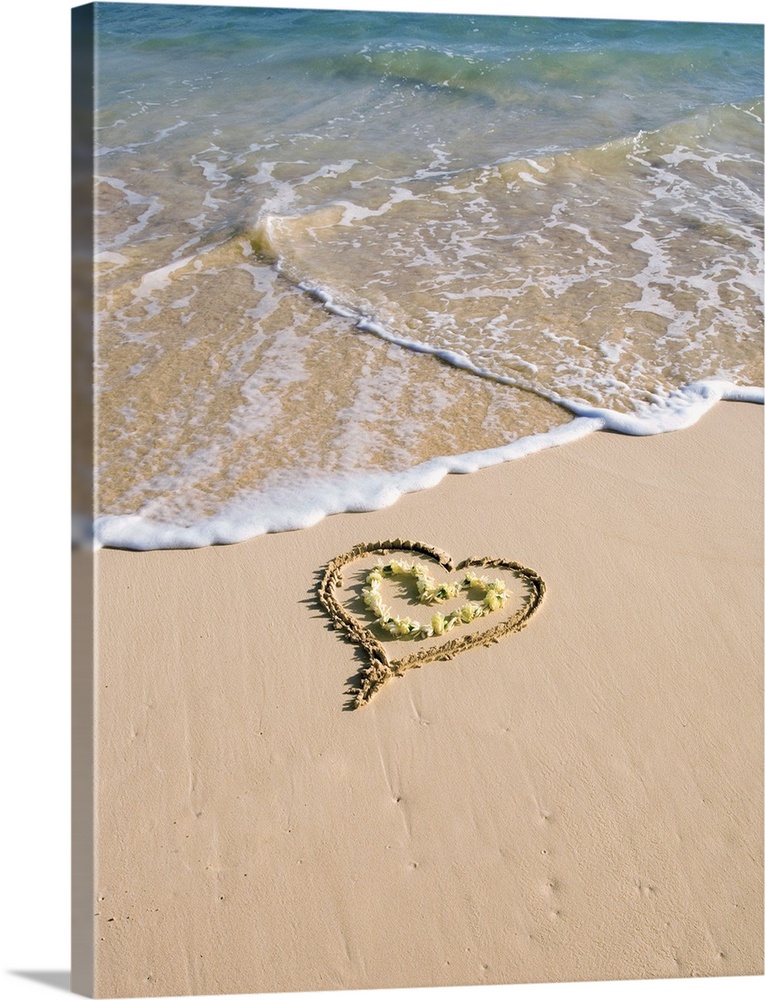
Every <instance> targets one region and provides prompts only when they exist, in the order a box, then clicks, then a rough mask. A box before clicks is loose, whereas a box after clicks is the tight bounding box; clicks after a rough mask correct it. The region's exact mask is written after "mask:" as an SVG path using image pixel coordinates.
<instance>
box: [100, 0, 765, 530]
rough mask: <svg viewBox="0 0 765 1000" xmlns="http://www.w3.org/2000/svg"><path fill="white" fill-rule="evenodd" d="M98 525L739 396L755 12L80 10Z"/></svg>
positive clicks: (749, 390)
mask: <svg viewBox="0 0 765 1000" xmlns="http://www.w3.org/2000/svg"><path fill="white" fill-rule="evenodd" d="M97 66H98V71H97V81H98V86H97V114H96V145H97V151H98V152H97V166H96V172H97V186H96V229H97V251H98V252H97V258H96V268H97V290H98V301H97V358H96V361H97V386H96V389H97V401H98V407H97V412H98V450H97V483H98V491H97V492H98V511H97V513H98V515H99V517H98V518H97V521H96V533H97V539H98V540H99V541H100V542H101V543H105V544H116V545H122V546H126V547H137V548H147V547H157V546H177V545H204V544H210V543H212V542H220V541H226V542H228V541H236V540H240V539H243V538H246V537H250V536H252V535H255V534H258V533H261V532H263V531H267V530H280V529H284V528H294V527H301V526H305V525H308V524H311V523H314V522H315V521H316V520H318V519H319V518H320V517H322V516H324V515H325V514H327V513H330V512H333V511H337V510H350V509H372V508H374V507H377V506H381V505H383V504H387V503H391V502H393V501H394V500H395V498H396V497H397V496H398V495H400V493H401V492H405V491H407V490H410V489H416V488H421V487H423V486H427V485H433V484H434V483H435V482H437V481H438V479H440V477H441V476H442V475H444V474H445V473H446V472H447V471H456V470H459V471H469V470H470V469H473V468H478V467H480V466H481V465H485V464H488V463H490V462H493V461H500V460H506V459H508V458H511V457H514V456H516V455H518V454H524V453H528V452H529V451H530V450H534V449H536V448H539V447H544V446H547V445H549V444H551V443H561V442H564V441H566V440H570V439H572V438H574V437H576V436H579V435H581V434H583V433H587V432H589V431H591V430H593V429H596V428H598V427H603V426H610V427H612V428H614V429H617V430H622V431H625V432H627V433H653V432H656V431H659V430H668V429H672V428H673V427H678V426H684V425H687V423H689V422H692V421H693V420H694V419H697V417H698V416H699V415H700V414H701V413H702V412H703V411H704V410H705V409H706V408H707V407H708V406H709V405H712V403H713V402H714V401H715V400H716V399H718V398H721V397H722V396H729V397H730V396H739V397H741V398H751V399H760V400H761V399H762V393H761V391H760V389H759V387H760V386H762V383H763V373H762V275H763V247H762V197H763V194H762V178H763V165H762V161H763V155H762V142H763V139H762V136H763V133H762V123H763V104H762V91H763V82H762V30H761V28H758V27H755V26H746V25H692V24H671V23H662V24H649V23H641V22H607V21H583V20H565V19H519V18H491V17H469V16H447V15H415V14H394V13H387V14H384V13H380V14H371V13H348V12H342V13H332V12H311V11H275V10H270V9H261V10H258V9H245V8H200V7H176V6H154V5H153V6H141V5H126V4H108V5H100V6H99V7H98V59H97Z"/></svg>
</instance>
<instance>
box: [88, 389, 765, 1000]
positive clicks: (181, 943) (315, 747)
mask: <svg viewBox="0 0 765 1000" xmlns="http://www.w3.org/2000/svg"><path fill="white" fill-rule="evenodd" d="M762 432H763V410H762V408H761V407H759V406H755V405H750V404H734V403H724V404H721V405H719V406H718V407H716V408H715V410H714V411H713V412H712V413H710V414H709V415H708V416H706V417H705V418H704V419H703V420H702V421H701V422H700V423H699V424H697V425H696V426H695V427H693V428H691V429H690V430H687V431H682V432H677V433H674V434H668V435H662V436H659V437H654V438H625V437H623V436H617V435H613V434H605V433H598V434H594V435H591V436H590V437H589V438H587V439H584V440H582V441H580V442H578V443H575V444H571V445H567V446H565V447H563V448H558V449H551V450H549V451H546V452H543V453H539V454H537V455H533V456H531V457H529V458H526V459H523V460H520V461H516V462H512V463H509V464H506V465H503V466H498V467H495V468H492V469H486V470H484V471H483V472H480V473H476V474H473V475H469V476H448V477H447V478H446V479H445V480H444V481H443V482H442V483H441V484H440V485H439V486H438V487H436V488H434V489H432V490H429V491H425V492H422V493H418V494H413V495H409V496H405V497H403V498H402V499H401V500H399V502H398V503H396V504H395V505H394V506H393V507H390V508H388V509H386V510H382V511H378V512H373V513H368V514H347V515H338V516H335V517H331V518H327V519H325V520H324V521H323V522H321V523H320V524H318V525H316V526H315V527H313V528H310V529H308V530H305V531H300V532H290V533H284V534H278V535H268V536H263V537H260V538H256V539H254V540H252V541H251V542H247V543H243V544H239V545H234V546H228V547H216V548H207V549H201V550H193V551H164V552H146V553H131V552H122V551H110V550H102V551H101V552H99V553H97V556H96V582H95V587H96V597H97V611H98V614H97V619H96V628H97V635H96V677H95V688H96V713H97V725H96V819H97V825H96V872H95V885H96V895H97V899H96V904H95V907H94V912H96V918H95V927H94V939H95V962H96V968H95V981H96V995H99V996H130V997H133V996H135V997H140V996H156V995H177V994H184V993H190V994H214V993H222V992H234V993H247V992H268V991H293V990H305V989H338V988H366V987H398V986H430V985H432V986H436V985H464V984H477V983H519V982H537V981H553V982H555V981H574V980H599V979H621V978H629V979H639V978H649V977H662V978H667V977H687V976H718V975H728V976H730V975H741V974H750V975H751V974H757V973H761V972H762V948H763V939H762V918H763V913H762V888H763V886H762V738H763V731H762V722H763V719H762V674H763V670H762V658H763V636H762V601H763V588H762V582H763V580H762V552H763V543H762V485H763V463H762V454H763V452H762V448H763V433H762ZM399 538H400V539H415V540H418V541H420V542H423V543H425V544H426V545H427V546H433V547H435V548H436V549H438V550H439V551H441V552H445V553H448V555H449V557H450V559H451V560H452V561H453V562H454V564H455V565H456V564H458V563H460V562H461V561H462V560H465V559H469V558H471V557H473V556H475V555H479V556H486V557H488V558H492V559H497V560H503V561H505V562H513V563H518V564H520V565H521V566H523V567H531V568H533V571H534V572H535V573H536V574H538V575H539V577H540V578H541V580H543V581H544V583H545V585H546V592H545V594H544V600H543V601H542V604H541V606H540V607H539V609H538V610H537V612H536V613H535V614H534V615H533V618H532V619H531V620H529V621H527V622H526V623H525V627H524V628H523V629H521V630H519V631H512V632H508V633H507V634H504V635H503V636H502V637H500V639H499V641H497V642H491V643H489V644H480V643H478V644H475V645H473V646H471V647H470V648H466V649H463V650H461V651H457V655H455V656H454V658H452V659H448V660H441V659H434V660H433V661H432V662H422V663H420V664H418V666H420V669H416V670H407V671H406V673H405V674H404V675H403V676H400V677H396V676H394V677H392V678H390V680H389V683H386V684H385V686H384V687H382V688H381V689H379V690H377V691H376V693H375V694H374V697H373V698H371V699H370V700H369V701H368V703H367V704H364V705H363V706H362V707H360V708H358V709H355V710H354V709H352V708H351V706H352V703H353V694H352V692H351V690H350V689H351V688H352V687H354V686H358V684H359V670H360V669H361V668H362V667H363V666H364V665H365V664H368V663H369V660H368V657H367V656H366V654H365V653H364V651H363V650H362V649H361V648H360V647H359V646H358V645H357V644H354V643H353V642H352V641H351V639H350V638H349V635H348V634H347V632H346V631H345V630H341V629H339V628H336V627H335V626H334V625H333V623H332V620H331V618H330V615H329V614H328V613H327V610H326V608H325V607H324V606H323V605H322V603H321V602H320V601H319V599H318V588H319V584H320V581H321V580H322V577H323V575H324V574H325V573H326V571H327V567H328V566H329V565H330V564H331V562H332V560H334V559H336V558H337V557H340V556H342V555H343V553H348V552H350V551H351V550H352V549H353V547H354V546H355V545H357V544H359V543H372V542H375V541H376V540H380V539H383V540H387V539H399ZM338 593H339V592H338ZM508 613H509V614H512V609H511V611H510V612H508ZM487 621H488V619H487ZM491 624H492V625H493V624H494V620H493V619H492V620H491ZM482 627H485V625H484V626H482ZM452 637H453V636H452ZM403 644H404V641H403V640H402V642H401V643H400V645H403ZM406 649H407V650H415V649H416V646H412V645H411V644H410V645H409V646H407V647H406ZM400 655H401V654H400V653H399V652H396V653H392V654H390V656H389V661H391V660H396V659H397V658H399V657H400Z"/></svg>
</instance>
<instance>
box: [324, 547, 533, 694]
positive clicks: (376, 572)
mask: <svg viewBox="0 0 765 1000" xmlns="http://www.w3.org/2000/svg"><path fill="white" fill-rule="evenodd" d="M397 553H401V554H404V553H406V554H408V555H411V554H412V553H416V554H419V555H422V556H426V557H427V559H428V564H427V565H426V566H419V567H418V568H417V569H416V570H415V568H414V567H413V568H412V570H411V571H406V572H404V573H401V574H400V575H409V576H413V577H419V578H420V579H423V578H424V579H426V580H427V581H429V583H432V582H433V581H432V579H430V577H429V572H428V571H429V570H430V569H431V568H433V567H434V564H435V565H437V566H440V567H442V568H443V569H444V570H446V571H447V572H448V573H462V578H460V579H458V580H456V581H454V583H453V585H452V587H451V588H448V586H444V587H440V588H439V592H438V595H437V596H435V595H434V593H433V591H432V587H431V588H430V597H431V600H430V601H428V602H427V603H432V601H433V600H437V601H440V600H442V599H443V597H442V592H443V593H444V595H445V591H446V590H447V589H450V591H451V593H450V595H449V596H456V594H457V592H458V590H459V588H460V586H461V587H462V588H463V589H465V588H466V587H467V583H466V582H465V581H466V580H467V578H469V577H473V578H474V579H475V580H476V581H477V580H478V578H476V577H475V575H474V573H473V572H472V571H473V570H474V569H486V568H493V569H499V570H506V571H508V572H509V573H510V574H511V575H512V578H513V579H514V580H515V581H520V582H521V584H522V585H523V586H524V587H525V590H526V595H525V599H524V601H523V603H522V604H521V606H520V607H519V608H518V609H516V610H515V611H513V612H512V614H510V616H509V617H507V618H505V619H503V620H501V621H499V622H497V623H496V624H494V625H490V626H489V627H487V628H484V629H481V630H479V631H473V632H470V633H469V634H463V635H458V636H456V637H455V638H453V639H448V640H446V641H443V642H436V643H434V644H430V645H421V644H419V643H418V645H419V648H418V649H417V650H416V651H415V652H412V653H409V654H407V655H403V656H400V657H399V658H397V659H396V658H393V657H392V656H391V655H390V654H389V652H388V650H387V649H386V648H385V645H384V642H383V640H382V639H380V638H378V637H377V636H375V634H374V632H373V631H372V627H373V626H375V625H376V626H378V631H379V628H380V627H381V628H382V629H385V630H387V631H389V632H393V633H394V634H396V633H398V634H399V635H403V634H405V633H406V632H407V628H406V627H404V623H409V624H408V633H409V635H411V636H417V637H418V638H419V639H422V638H423V637H429V636H432V635H433V628H432V627H428V626H422V625H420V623H419V622H417V621H415V622H412V620H411V619H410V618H405V619H401V618H398V617H395V616H390V612H389V611H388V609H385V610H384V611H383V613H382V615H380V614H377V615H376V612H378V611H379V610H380V609H381V608H382V604H381V599H380V600H379V601H378V600H375V599H374V598H371V597H370V596H369V595H370V584H369V581H370V579H373V578H376V581H377V582H375V583H374V584H373V585H372V589H376V588H377V587H378V586H379V584H380V582H381V580H382V578H384V577H386V576H388V577H390V576H391V575H392V574H391V571H390V569H388V570H387V571H386V572H382V571H381V570H380V569H379V568H378V567H379V565H380V562H379V561H378V567H374V568H373V570H372V576H371V577H369V576H367V577H366V579H367V588H366V589H365V590H364V591H363V592H362V593H363V594H364V595H365V600H364V603H365V605H366V608H367V609H368V610H367V612H366V617H367V618H369V623H368V624H364V622H363V621H361V619H360V618H359V617H357V616H356V615H355V614H353V613H352V612H351V611H350V610H349V608H348V607H347V602H346V603H345V604H344V603H342V602H341V601H340V600H339V599H338V596H337V592H338V589H339V588H340V587H341V586H342V585H343V568H344V567H346V566H348V564H349V563H353V562H357V561H358V560H362V559H364V558H365V557H369V556H370V555H375V554H378V555H379V556H381V557H390V556H391V555H394V554H397ZM391 562H393V560H391V559H390V558H388V565H390V563H391ZM423 570H424V571H425V572H423ZM466 571H467V572H466ZM497 583H498V584H499V581H497ZM418 586H419V591H420V594H421V595H422V593H423V590H424V589H425V588H426V586H427V583H425V584H419V581H418ZM478 586H479V587H480V586H482V585H480V584H478ZM493 587H494V584H491V583H490V584H489V585H488V587H487V586H486V585H483V593H484V594H486V597H485V598H484V602H483V605H482V606H481V610H480V612H478V613H477V614H475V615H473V614H472V613H471V612H466V614H465V615H464V617H462V618H461V619H460V621H464V622H466V623H467V622H468V621H469V620H470V618H471V617H475V618H479V617H480V618H483V617H484V616H487V617H490V612H494V611H495V610H496V609H498V608H500V607H501V606H502V605H503V604H504V598H503V597H502V588H501V587H500V589H499V594H500V597H501V598H502V599H501V600H499V601H498V600H497V592H496V591H495V590H493V589H492V588H493ZM544 592H545V584H544V581H543V580H542V578H541V577H540V576H539V575H538V574H537V573H535V572H534V570H531V569H527V568H526V567H525V566H521V565H520V564H519V563H516V562H511V561H510V560H508V559H491V558H486V557H481V558H475V557H471V558H468V559H464V560H463V561H462V562H461V563H459V564H457V565H455V564H454V563H453V562H452V559H451V557H450V556H448V555H447V554H446V553H445V552H441V551H440V550H439V549H436V548H433V547H432V546H430V545H426V544H424V543H423V542H411V541H407V540H405V539H402V538H395V539H393V540H391V541H385V542H362V543H361V544H360V545H356V546H354V547H353V548H352V549H351V550H350V552H344V553H343V554H342V555H339V556H336V557H335V558H334V559H333V560H332V561H331V562H330V563H328V565H327V568H326V570H325V572H324V576H323V577H322V580H321V583H320V584H319V588H318V597H319V600H320V601H321V603H322V604H323V605H324V607H325V608H326V609H327V611H328V612H329V615H330V617H331V618H332V621H333V622H334V624H335V626H336V627H338V628H340V629H343V630H344V631H345V632H347V634H348V636H349V637H350V639H351V640H352V641H353V642H355V643H357V644H358V645H359V646H360V647H361V648H362V650H363V651H364V653H365V654H366V657H367V660H368V663H367V664H366V665H365V666H363V667H362V668H361V669H360V671H359V675H360V678H361V683H360V686H359V687H357V688H353V689H352V692H351V693H352V694H353V695H354V700H353V707H354V708H359V707H361V706H362V705H365V704H366V703H367V702H368V701H369V700H370V699H371V697H372V695H373V694H375V692H376V691H377V690H379V688H381V687H382V686H383V684H385V683H386V682H387V681H388V680H390V678H391V677H397V676H400V675H401V674H403V673H404V672H405V671H407V670H411V669H412V668H414V667H421V666H422V665H423V664H424V663H429V662H432V661H433V660H451V659H453V658H454V657H455V656H456V655H457V654H458V653H462V652H464V651H465V650H467V649H471V648H472V647H473V646H484V645H487V644H489V643H492V642H498V641H499V640H500V639H502V638H503V637H504V636H506V635H509V634H510V633H511V632H517V631H519V630H520V629H522V628H523V626H524V625H526V623H527V622H528V621H529V619H530V618H531V616H532V615H533V614H534V613H535V612H536V610H537V609H538V608H539V605H540V603H541V601H542V597H543V596H544ZM421 599H422V597H421ZM463 607H464V606H463ZM473 607H474V608H475V607H477V605H476V604H475V603H473ZM370 609H371V610H370ZM459 610H461V609H458V611H457V612H452V613H451V615H447V616H445V619H446V621H447V623H448V621H449V619H450V618H451V619H452V622H451V623H450V624H451V625H457V624H459V621H457V620H456V619H457V618H458V617H459ZM428 613H430V611H428ZM375 616H376V617H377V621H376V622H375V621H374V618H375ZM436 618H437V619H439V621H438V622H437V623H436V634H437V635H441V631H439V630H440V629H441V628H442V622H443V621H444V616H440V615H437V616H436ZM397 623H399V627H398V628H397ZM402 628H403V631H401V629H402ZM445 631H447V632H448V631H450V625H449V624H447V628H446V629H445Z"/></svg>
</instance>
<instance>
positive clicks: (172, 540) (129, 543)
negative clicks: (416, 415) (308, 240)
mask: <svg viewBox="0 0 765 1000" xmlns="http://www.w3.org/2000/svg"><path fill="white" fill-rule="evenodd" d="M455 360H456V361H457V362H458V363H460V367H466V366H465V365H464V364H462V361H463V359H461V358H459V357H457V358H456V359H455ZM722 399H726V400H735V401H739V402H750V403H763V402H765V390H763V389H762V388H759V387H753V386H738V385H734V384H733V383H731V382H726V381H723V380H714V379H709V380H706V381H703V382H696V383H693V384H692V385H688V386H686V387H684V388H682V389H678V390H676V391H674V392H671V393H668V394H667V395H666V396H664V397H657V400H656V402H653V403H650V404H645V405H644V406H643V407H642V408H641V409H639V410H638V411H636V412H635V413H633V414H626V413H617V412H615V411H612V410H606V409H601V408H598V407H587V406H582V405H581V404H578V403H577V404H573V403H567V402H566V401H565V400H561V401H560V402H561V403H562V405H564V406H568V408H569V409H570V410H571V411H572V412H573V413H575V414H576V415H575V416H574V418H573V419H572V420H571V421H570V422H568V423H566V424H563V425H561V426H558V427H555V428H553V429H552V430H550V431H547V432H546V433H542V434H532V435H530V436H528V437H525V438H521V439H519V440H517V441H513V442H511V443H510V444H507V445H502V446H500V447H498V448H491V449H486V450H484V451H473V452H468V453H466V454H462V455H449V456H441V457H438V458H433V459H430V460H429V461H427V462H423V463H421V464H420V465H416V466H414V467H413V468H411V469H407V470H404V471H401V472H389V473H385V472H366V473H359V472H354V473H336V474H332V475H322V474H318V475H317V474H312V473H303V474H302V475H301V474H297V473H295V474H293V475H292V476H291V477H287V481H286V482H285V481H284V480H282V481H281V482H277V483H275V484H274V485H272V486H271V487H270V488H267V489H264V490H263V491H261V492H259V493H258V494H255V495H252V496H249V497H246V498H244V499H242V500H240V501H238V502H237V503H236V504H235V505H229V506H228V507H225V508H223V509H222V510H221V511H220V512H219V513H217V514H215V515H214V516H212V517H208V518H206V519H205V520H202V521H200V522H199V523H198V524H195V525H191V526H183V525H176V524H170V523H164V522H159V521H154V520H151V519H149V518H146V517H142V516H141V515H140V514H133V515H104V516H101V517H98V518H96V519H95V522H94V525H93V545H94V547H96V548H100V547H102V546H110V547H113V548H123V549H135V550H141V551H143V550H149V549H164V548H201V547H204V546H207V545H228V544H232V543H235V542H241V541H245V540H247V539H248V538H254V537H256V536H258V535H262V534H266V533H269V532H275V531H294V530H298V529H301V528H309V527H311V526H312V525H314V524H316V523H318V522H319V521H321V520H322V519H323V518H325V517H327V516H329V515H330V514H339V513H344V512H353V511H372V510H380V509H382V508H384V507H390V506H391V505H392V504H394V503H395V502H396V501H397V500H398V499H399V497H401V496H402V495H403V494H405V493H414V492H417V491H419V490H423V489H429V488H430V487H432V486H436V485H437V484H438V483H439V482H440V481H441V480H442V479H443V477H444V476H446V475H448V474H449V473H460V474H463V473H470V472H476V471H477V470H479V469H483V468H486V467H488V466H490V465H497V464H499V463H500V462H508V461H512V460H514V459H517V458H523V457H525V456H527V455H531V454H534V453H535V452H538V451H542V450H544V449H546V448H552V447H557V446H559V445H563V444H568V443H570V442H572V441H577V440H579V439H580V438H583V437H585V436H586V435H588V434H591V433H593V432H594V431H598V430H612V431H618V432H620V433H623V434H629V435H649V434H660V433H665V432H668V431H674V430H680V429H682V428H685V427H689V426H691V425H692V424H694V423H696V422H697V421H698V420H699V419H700V418H701V417H702V416H703V415H704V414H705V413H706V412H707V411H708V410H709V409H711V407H712V406H714V405H715V403H717V402H718V401H720V400H722ZM80 534H81V535H82V532H81V533H80ZM82 537H84V535H83V536H82Z"/></svg>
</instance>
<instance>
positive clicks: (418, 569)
mask: <svg viewBox="0 0 765 1000" xmlns="http://www.w3.org/2000/svg"><path fill="white" fill-rule="evenodd" d="M392 576H411V577H413V578H414V580H415V582H416V584H417V593H418V595H419V598H420V602H421V603H422V604H439V603H440V602H441V601H446V600H448V599H449V598H450V597H457V595H458V594H459V589H460V586H465V587H473V588H475V589H477V590H482V591H483V593H484V597H483V600H482V601H480V602H479V601H468V602H467V603H466V604H463V605H462V607H461V608H457V610H456V611H452V612H450V613H449V614H448V615H442V614H440V613H439V612H436V613H435V614H434V615H433V617H432V618H431V620H430V622H429V623H426V624H423V623H422V622H418V621H417V620H416V619H414V618H399V617H398V616H397V615H394V614H391V609H390V608H388V607H386V606H385V605H384V604H383V601H382V593H381V589H380V588H381V585H382V581H383V579H385V577H392ZM366 582H367V586H366V587H364V589H363V590H362V592H361V596H362V598H363V600H364V604H365V606H366V607H367V608H369V610H370V611H372V612H373V613H374V615H375V616H376V619H377V624H378V625H379V626H380V627H381V628H383V629H384V630H385V631H386V632H389V633H390V634H391V635H395V636H406V635H408V636H412V637H418V636H421V637H423V638H425V637H430V636H433V635H443V634H444V632H448V631H449V630H450V629H453V628H454V627H455V626H456V625H459V624H460V623H462V622H465V623H467V622H471V621H473V620H474V619H476V618H482V617H483V616H484V615H488V614H489V612H490V611H496V610H497V609H499V608H502V607H504V605H505V601H506V600H507V597H508V590H507V587H506V586H505V583H504V581H502V580H494V581H491V580H487V578H486V577H485V576H476V575H475V573H471V572H467V573H466V574H465V576H464V577H463V578H462V580H461V581H459V582H458V583H441V584H439V583H436V581H435V580H434V579H433V577H432V576H430V574H429V573H428V571H427V570H426V569H425V567H424V566H423V565H422V564H421V563H409V562H404V561H399V560H397V559H392V560H391V561H390V562H389V563H388V564H387V565H383V564H382V563H378V565H377V566H375V568H374V569H373V570H372V571H371V573H369V575H368V576H367V580H366Z"/></svg>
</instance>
